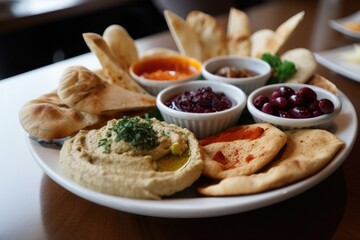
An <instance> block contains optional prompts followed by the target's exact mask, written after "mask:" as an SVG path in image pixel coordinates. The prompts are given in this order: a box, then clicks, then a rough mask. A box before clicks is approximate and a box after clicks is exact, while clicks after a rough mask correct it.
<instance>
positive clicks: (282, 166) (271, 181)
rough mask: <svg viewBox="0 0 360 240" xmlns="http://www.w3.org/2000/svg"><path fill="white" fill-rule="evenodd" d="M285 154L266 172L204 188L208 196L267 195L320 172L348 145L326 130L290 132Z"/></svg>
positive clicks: (236, 177)
mask: <svg viewBox="0 0 360 240" xmlns="http://www.w3.org/2000/svg"><path fill="white" fill-rule="evenodd" d="M286 135H287V138H288V140H287V144H286V147H285V150H284V151H283V152H282V153H281V154H280V155H279V157H278V158H277V159H276V160H275V161H274V162H273V163H271V164H270V166H268V167H267V168H266V169H265V170H264V171H262V172H260V173H256V174H252V175H249V176H235V177H229V178H226V179H224V180H222V181H220V182H219V183H217V184H214V185H210V186H206V187H201V188H199V189H198V190H199V192H200V193H202V194H204V195H207V196H225V195H241V194H252V193H258V192H263V191H266V190H270V189H274V188H278V187H282V186H285V185H288V184H290V183H294V182H296V181H299V180H301V179H304V178H306V177H309V176H311V175H313V174H315V173H317V172H319V171H320V170H321V169H322V168H324V166H325V165H326V164H328V163H329V162H330V161H331V160H332V159H333V158H334V156H335V155H336V153H337V152H338V151H339V150H340V149H341V148H343V146H344V143H343V142H342V141H341V140H340V139H338V138H337V137H336V136H335V135H333V134H332V133H330V132H328V131H325V130H317V129H302V130H293V131H287V132H286Z"/></svg>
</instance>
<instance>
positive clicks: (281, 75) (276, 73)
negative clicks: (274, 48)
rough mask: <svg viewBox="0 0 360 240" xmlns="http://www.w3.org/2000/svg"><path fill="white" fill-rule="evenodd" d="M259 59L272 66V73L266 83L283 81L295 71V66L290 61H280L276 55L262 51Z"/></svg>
mask: <svg viewBox="0 0 360 240" xmlns="http://www.w3.org/2000/svg"><path fill="white" fill-rule="evenodd" d="M261 59H262V60H264V61H265V62H267V63H269V65H270V66H271V68H272V75H271V77H270V79H269V80H268V82H267V84H274V83H283V82H285V81H286V80H287V79H289V78H290V77H292V76H293V75H294V74H295V73H296V71H297V70H296V66H295V64H294V63H293V62H291V61H287V60H285V61H282V60H281V58H280V57H279V56H277V55H273V54H270V53H264V54H263V55H262V56H261Z"/></svg>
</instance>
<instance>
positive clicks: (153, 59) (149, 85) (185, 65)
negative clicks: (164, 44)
mask: <svg viewBox="0 0 360 240" xmlns="http://www.w3.org/2000/svg"><path fill="white" fill-rule="evenodd" d="M201 67H202V64H201V62H200V61H198V60H196V59H193V58H189V57H186V56H181V55H170V56H165V55H161V56H150V57H146V58H142V59H140V60H138V61H137V62H135V63H134V64H132V65H131V66H130V68H129V74H130V76H131V77H132V78H133V79H134V80H135V81H136V82H137V83H139V84H140V85H141V86H142V87H143V88H144V89H145V90H146V91H147V92H149V93H150V94H152V95H154V96H156V95H157V94H158V93H159V92H160V91H161V90H162V89H164V88H166V87H169V86H172V85H175V84H178V83H183V82H188V81H191V80H195V79H199V78H200V76H201ZM181 69H186V70H187V71H189V73H188V74H187V76H182V77H181V78H179V79H176V80H175V79H173V80H171V79H147V78H145V77H143V76H141V75H142V74H144V73H146V74H151V73H154V72H156V71H158V70H162V71H172V72H173V73H177V72H179V71H180V72H181Z"/></svg>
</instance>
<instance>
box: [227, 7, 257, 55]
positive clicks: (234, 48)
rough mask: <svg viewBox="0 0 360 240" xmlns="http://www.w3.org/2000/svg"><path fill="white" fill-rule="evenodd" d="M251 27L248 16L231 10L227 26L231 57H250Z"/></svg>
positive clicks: (228, 47) (228, 46)
mask: <svg viewBox="0 0 360 240" xmlns="http://www.w3.org/2000/svg"><path fill="white" fill-rule="evenodd" d="M250 36H251V27H250V19H249V17H248V15H247V14H246V13H245V12H243V11H241V10H238V9H236V8H231V9H230V13H229V19H228V24H227V31H226V37H227V52H228V54H229V55H239V56H250V51H251V42H250Z"/></svg>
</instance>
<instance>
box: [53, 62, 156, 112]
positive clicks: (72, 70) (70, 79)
mask: <svg viewBox="0 0 360 240" xmlns="http://www.w3.org/2000/svg"><path fill="white" fill-rule="evenodd" d="M58 94H59V97H60V99H61V101H63V102H64V103H65V104H66V105H67V106H69V107H71V108H72V109H75V110H77V111H82V112H87V113H91V114H105V113H112V112H121V111H129V110H141V109H149V108H152V107H155V105H156V103H155V97H153V96H151V95H148V94H143V93H138V92H133V91H129V90H127V89H125V88H122V87H120V86H118V85H115V84H110V83H108V82H106V81H104V80H102V79H101V78H100V77H99V76H98V75H96V74H95V73H94V72H92V71H90V70H89V69H87V68H85V67H82V66H72V67H69V68H67V69H66V70H65V71H64V73H63V75H62V76H61V79H60V81H59V87H58Z"/></svg>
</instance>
